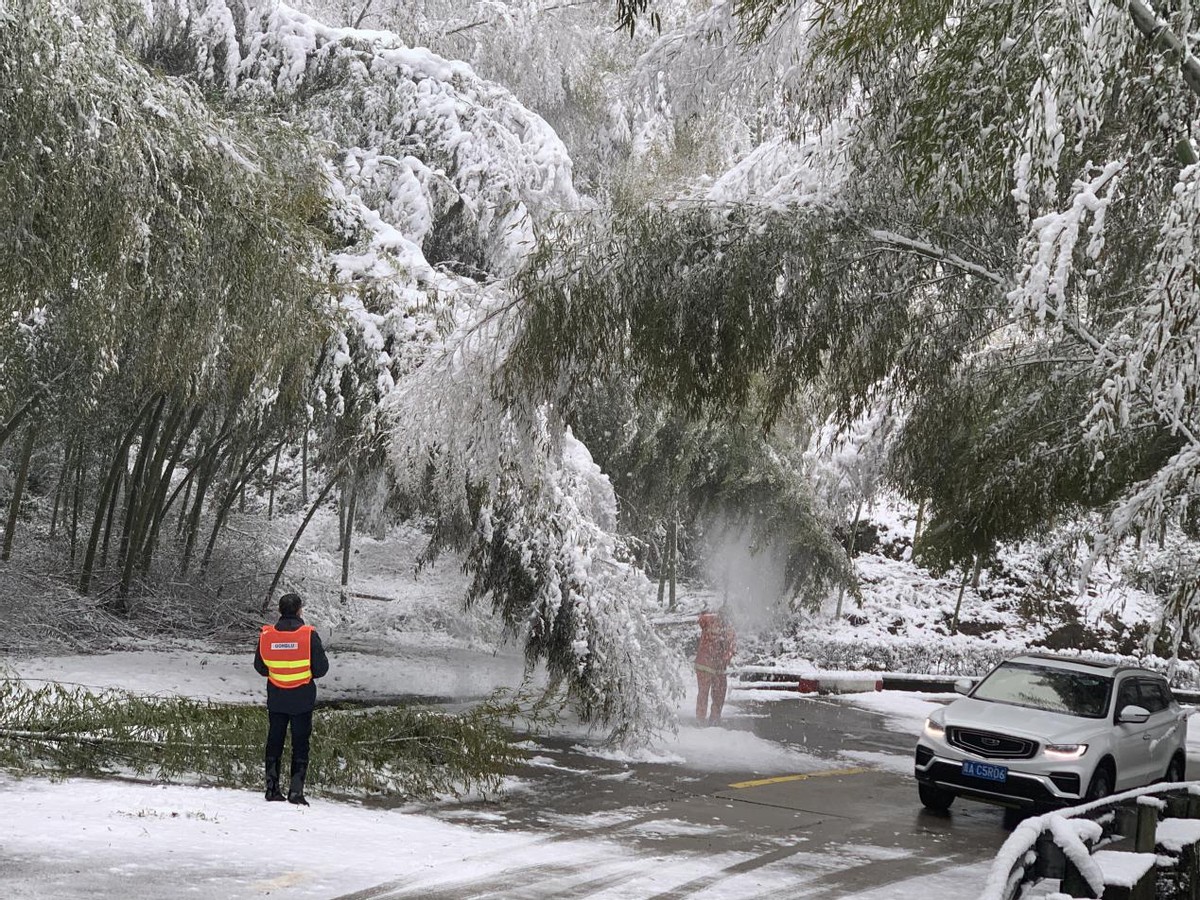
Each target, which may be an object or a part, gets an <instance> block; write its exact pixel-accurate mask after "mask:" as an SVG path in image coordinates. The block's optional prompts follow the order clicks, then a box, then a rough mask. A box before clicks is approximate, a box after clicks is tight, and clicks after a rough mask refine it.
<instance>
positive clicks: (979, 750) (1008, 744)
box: [946, 728, 1038, 759]
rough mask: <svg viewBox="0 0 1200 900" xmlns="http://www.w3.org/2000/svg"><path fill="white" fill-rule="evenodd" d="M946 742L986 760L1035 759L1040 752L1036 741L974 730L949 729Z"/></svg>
mask: <svg viewBox="0 0 1200 900" xmlns="http://www.w3.org/2000/svg"><path fill="white" fill-rule="evenodd" d="M946 742H947V743H948V744H949V745H950V746H951V747H957V748H958V749H959V750H966V751H968V752H970V753H974V754H975V755H976V756H982V757H985V758H986V759H1033V756H1034V754H1036V753H1037V750H1038V745H1037V743H1036V742H1034V741H1027V740H1025V739H1024V738H1017V737H1009V736H1008V735H1006V734H996V733H995V732H992V731H976V730H974V729H973V728H947V729H946Z"/></svg>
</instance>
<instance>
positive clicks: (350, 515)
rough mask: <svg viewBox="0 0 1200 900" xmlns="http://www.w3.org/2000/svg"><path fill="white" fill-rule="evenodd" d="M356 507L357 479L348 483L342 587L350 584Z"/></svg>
mask: <svg viewBox="0 0 1200 900" xmlns="http://www.w3.org/2000/svg"><path fill="white" fill-rule="evenodd" d="M356 506H358V479H357V478H355V479H353V480H352V481H351V483H350V502H349V503H348V504H347V505H346V532H345V534H343V535H342V587H345V586H346V585H348V584H349V583H350V545H351V543H352V542H353V538H354V509H355V507H356Z"/></svg>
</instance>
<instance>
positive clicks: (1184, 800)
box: [979, 782, 1200, 900]
mask: <svg viewBox="0 0 1200 900" xmlns="http://www.w3.org/2000/svg"><path fill="white" fill-rule="evenodd" d="M1163 818H1172V819H1197V820H1200V782H1179V783H1175V784H1158V785H1150V786H1148V787H1143V788H1137V789H1136V790H1132V791H1126V792H1125V793H1122V794H1114V795H1113V796H1111V797H1105V798H1104V799H1103V800H1097V801H1095V802H1092V803H1087V804H1083V805H1081V806H1075V807H1070V808H1068V809H1064V810H1059V811H1056V812H1051V813H1047V814H1045V815H1042V816H1036V817H1034V818H1030V819H1026V820H1025V821H1023V822H1021V823H1020V824H1019V825H1017V827H1016V828H1015V829H1013V833H1012V834H1011V835H1010V836H1009V838H1008V840H1007V841H1005V842H1004V845H1003V846H1002V847H1001V848H1000V851H999V852H998V853H997V854H996V859H995V862H994V863H993V864H992V869H991V871H990V873H989V875H988V879H987V882H986V883H985V885H984V889H983V893H982V894H980V896H979V900H1020V898H1021V897H1023V896H1025V895H1026V892H1027V890H1028V889H1031V888H1032V887H1033V886H1034V885H1036V884H1037V883H1038V882H1040V881H1042V880H1044V879H1057V880H1059V882H1060V887H1059V890H1060V891H1061V892H1062V893H1064V894H1067V895H1068V896H1072V897H1104V898H1108V897H1110V896H1118V895H1119V896H1126V897H1129V898H1134V900H1136V898H1138V897H1141V896H1146V897H1151V898H1155V897H1161V898H1167V897H1174V898H1187V900H1193V898H1200V877H1196V873H1197V872H1198V871H1200V850H1198V847H1197V843H1195V842H1191V843H1187V842H1185V845H1184V846H1179V845H1177V842H1175V841H1172V842H1171V845H1170V846H1169V847H1167V848H1165V853H1164V847H1163V846H1162V845H1161V844H1160V843H1159V838H1158V825H1159V822H1160V820H1161V819H1163ZM1194 831H1195V836H1196V840H1197V841H1200V823H1198V824H1197V826H1196V827H1195V829H1194ZM1118 844H1119V845H1120V846H1121V847H1127V846H1129V845H1130V844H1132V847H1133V852H1134V853H1139V854H1162V855H1160V856H1159V857H1158V858H1157V859H1156V860H1155V874H1154V876H1153V879H1150V876H1148V875H1147V876H1145V877H1143V878H1142V882H1147V881H1149V882H1150V887H1149V888H1147V887H1146V886H1145V883H1142V884H1141V885H1140V886H1139V885H1136V884H1135V885H1134V886H1133V887H1130V886H1128V885H1117V886H1116V887H1117V888H1118V890H1116V891H1114V890H1113V886H1107V885H1106V882H1105V877H1104V873H1103V871H1102V867H1101V866H1100V865H1098V864H1097V862H1096V861H1095V860H1094V859H1093V854H1094V853H1096V852H1097V851H1099V850H1103V849H1106V848H1108V847H1111V846H1113V845H1118ZM1184 857H1186V858H1184ZM1181 858H1182V861H1181ZM1164 863H1165V864H1166V865H1165V866H1164ZM1160 869H1164V870H1166V871H1160ZM1155 881H1156V882H1158V888H1157V892H1156V888H1155V887H1154V884H1153V882H1155ZM1164 888H1165V889H1166V890H1167V891H1170V893H1163V892H1162V890H1163V889H1164ZM1147 890H1148V891H1149V892H1148V893H1146V891H1147Z"/></svg>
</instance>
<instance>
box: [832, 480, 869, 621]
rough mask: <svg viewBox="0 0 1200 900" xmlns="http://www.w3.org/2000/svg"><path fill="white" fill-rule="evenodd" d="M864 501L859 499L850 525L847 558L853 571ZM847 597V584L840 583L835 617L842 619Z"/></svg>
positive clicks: (834, 612)
mask: <svg viewBox="0 0 1200 900" xmlns="http://www.w3.org/2000/svg"><path fill="white" fill-rule="evenodd" d="M862 509H863V501H862V500H859V501H858V508H857V509H855V510H854V524H853V525H851V526H850V542H849V545H848V546H847V547H846V558H847V560H848V561H849V563H850V569H851V571H853V570H854V557H855V556H856V555H857V554H856V553H855V547H856V546H857V545H858V525H859V523H860V522H861V521H862ZM845 597H846V586H845V585H844V584H842V585H838V596H837V606H836V607H835V608H834V611H833V618H834V619H836V620H838V621H841V618H842V601H843V600H844V599H845Z"/></svg>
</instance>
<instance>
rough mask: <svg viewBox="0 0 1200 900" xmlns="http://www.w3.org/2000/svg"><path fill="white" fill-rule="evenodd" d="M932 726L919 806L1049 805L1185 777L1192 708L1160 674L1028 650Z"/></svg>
mask: <svg viewBox="0 0 1200 900" xmlns="http://www.w3.org/2000/svg"><path fill="white" fill-rule="evenodd" d="M955 688H956V690H958V691H959V692H960V693H964V694H967V696H966V697H961V698H959V699H958V700H955V701H954V702H953V703H951V704H950V705H949V706H947V707H945V708H944V709H939V710H936V711H934V713H933V714H932V715H931V716H930V717H929V718H928V719H926V720H925V728H924V731H923V733H922V734H921V737H920V739H919V740H918V741H917V758H916V778H917V782H918V789H919V791H920V795H921V802H922V803H923V804H924V805H925V806H926V807H928V808H930V809H935V810H946V809H947V808H949V806H950V804H951V803H953V802H954V798H955V797H966V798H968V799H971V800H982V801H985V802H988V803H998V804H1001V805H1002V806H1009V807H1034V808H1038V809H1047V808H1053V807H1059V806H1070V805H1072V804H1076V803H1080V802H1082V801H1084V800H1095V799H1098V798H1100V797H1104V796H1106V795H1108V794H1111V793H1113V792H1114V791H1123V790H1128V789H1129V788H1134V787H1140V786H1141V785H1144V784H1150V783H1151V782H1154V781H1160V780H1166V781H1170V782H1174V781H1183V779H1184V770H1185V767H1186V762H1187V757H1186V749H1185V748H1186V744H1187V715H1188V714H1187V712H1186V711H1185V710H1183V709H1182V708H1181V707H1180V706H1179V704H1178V703H1177V702H1176V700H1175V698H1174V697H1173V696H1172V695H1171V689H1170V688H1169V687H1168V686H1167V682H1166V679H1165V678H1163V676H1162V675H1159V674H1158V673H1156V672H1151V671H1149V670H1147V669H1137V668H1132V667H1127V666H1113V665H1107V664H1101V663H1092V662H1086V661H1083V660H1078V659H1067V658H1063V657H1056V656H1041V655H1038V654H1029V655H1026V656H1018V657H1016V658H1015V659H1010V660H1008V661H1006V662H1003V663H1001V664H1000V665H998V666H997V667H996V668H995V669H993V670H992V671H991V672H989V673H988V675H987V677H985V678H984V679H983V680H982V681H980V682H979V683H978V684H976V685H975V686H974V687H973V688H972V686H971V682H970V681H968V680H967V679H962V680H960V681H959V682H958V683H957V684H956V685H955Z"/></svg>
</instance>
